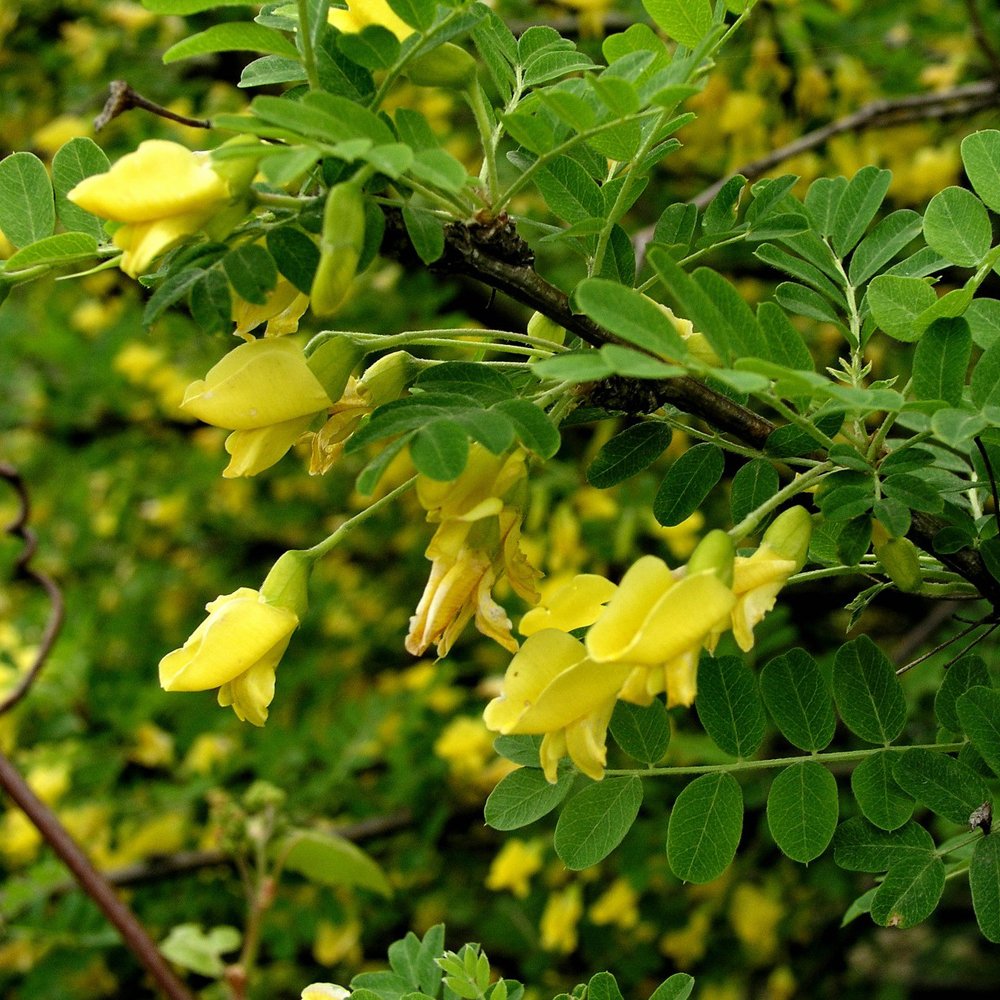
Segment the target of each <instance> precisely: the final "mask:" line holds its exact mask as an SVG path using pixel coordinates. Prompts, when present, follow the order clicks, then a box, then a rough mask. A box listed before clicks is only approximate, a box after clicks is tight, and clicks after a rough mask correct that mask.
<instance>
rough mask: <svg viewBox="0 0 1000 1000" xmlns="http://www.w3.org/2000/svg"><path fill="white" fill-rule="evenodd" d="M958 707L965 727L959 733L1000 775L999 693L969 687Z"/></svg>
mask: <svg viewBox="0 0 1000 1000" xmlns="http://www.w3.org/2000/svg"><path fill="white" fill-rule="evenodd" d="M970 659H971V657H970ZM977 659H978V657H977ZM957 666H958V664H957V663H956V664H955V667H957ZM955 667H951V668H949V671H948V672H949V673H951V671H952V670H954V669H955ZM956 708H957V710H958V718H959V721H960V722H961V724H962V725H961V728H960V729H958V730H957V732H964V733H965V734H966V735H967V736H968V737H969V739H970V740H971V741H972V745H973V746H974V747H975V748H976V750H978V751H979V756H980V757H982V758H983V760H984V761H986V763H987V764H989V766H990V770H991V771H993V773H994V774H997V775H1000V691H995V690H993V688H991V687H987V686H982V687H973V688H970V689H969V690H968V691H966V692H965V693H964V694H962V695H960V696H959V698H958V701H957V703H956Z"/></svg>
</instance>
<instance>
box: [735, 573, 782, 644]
mask: <svg viewBox="0 0 1000 1000" xmlns="http://www.w3.org/2000/svg"><path fill="white" fill-rule="evenodd" d="M782 586H784V580H775V581H773V582H771V583H767V584H763V585H762V586H760V587H756V588H754V589H753V590H750V591H747V593H745V594H741V595H740V596H739V599H738V600H737V602H736V606H735V607H734V608H733V638H734V639H735V640H736V643H737V645H738V646H739V647H740V649H742V650H743V652H744V653H748V652H749V651H750V650H751V649H753V630H754V626H755V625H756V624H757V623H758V622H759V621H760V620H761V619H762V618H763V617H764V615H766V614H767V613H768V611H770V610H771V608H773V607H774V602H775V601H776V600H777V598H778V592H779V591H780V590H781V588H782Z"/></svg>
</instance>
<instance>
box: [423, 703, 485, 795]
mask: <svg viewBox="0 0 1000 1000" xmlns="http://www.w3.org/2000/svg"><path fill="white" fill-rule="evenodd" d="M434 753H435V754H437V756H438V757H440V758H441V759H442V760H443V761H446V762H447V764H448V767H449V770H450V771H451V774H452V776H453V777H455V778H458V779H460V780H465V781H468V780H471V779H472V778H474V777H476V776H477V775H478V774H479V773H480V772H481V771H483V770H484V769H485V767H486V763H487V761H488V760H489V759H490V758H491V757H492V756H493V737H492V736H490V734H489V730H487V728H486V726H485V725H483V720H482V719H472V718H469V717H468V716H459V717H458V718H455V719H452V720H451V722H449V723H448V725H447V726H445V727H444V729H443V730H442V731H441V735H440V736H439V737H438V738H437V740H436V741H435V742H434Z"/></svg>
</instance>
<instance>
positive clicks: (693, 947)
mask: <svg viewBox="0 0 1000 1000" xmlns="http://www.w3.org/2000/svg"><path fill="white" fill-rule="evenodd" d="M711 926H712V913H711V910H710V909H709V908H708V907H706V906H702V907H699V908H698V909H697V910H695V911H694V913H692V914H691V918H690V919H689V920H688V923H687V926H686V927H683V928H680V929H678V930H674V931H667V933H666V934H664V935H663V937H662V938H660V951H662V952H663V954H664V955H666V956H667V957H668V958H671V959H673V960H674V962H675V963H676V964H677V967H678V968H680V969H688V968H690V967H691V966H692V965H694V964H695V962H697V961H698V960H699V959H700V958H701V957H702V956H703V955H704V954H705V952H706V951H707V950H708V945H709V941H710V940H711V937H710V935H709V930H710V928H711Z"/></svg>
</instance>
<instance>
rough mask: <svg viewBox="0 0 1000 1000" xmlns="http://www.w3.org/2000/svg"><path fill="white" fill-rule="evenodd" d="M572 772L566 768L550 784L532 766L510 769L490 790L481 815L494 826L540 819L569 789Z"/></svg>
mask: <svg viewBox="0 0 1000 1000" xmlns="http://www.w3.org/2000/svg"><path fill="white" fill-rule="evenodd" d="M574 777H575V774H574V772H573V771H572V770H566V771H564V772H563V773H562V774H560V775H559V780H558V781H557V782H556V783H555V784H554V785H550V784H549V783H548V782H547V781H546V780H545V775H544V774H542V772H541V771H536V770H535V769H534V768H527V767H522V768H521V769H520V770H518V771H512V772H511V773H510V774H508V775H507V776H506V777H505V778H503V779H502V780H501V782H500V783H499V784H498V785H497V786H496V788H494V789H493V791H492V792H490V796H489V798H488V799H487V800H486V808H485V809H484V811H483V816H484V818H485V819H486V825H487V826H491V827H493V829H494V830H517V829H519V828H520V827H522V826H527V825H528V824H529V823H534V822H535V820H536V819H541V818H542V816H545V815H546V814H547V813H550V812H552V810H553V809H555V807H556V806H557V805H559V803H560V802H562V800H563V799H564V798H566V795H567V794H568V792H569V789H570V786H571V785H572V784H573V779H574Z"/></svg>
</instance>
